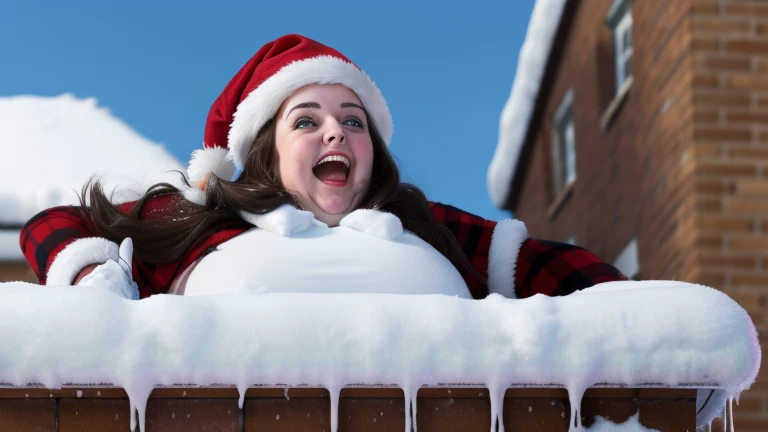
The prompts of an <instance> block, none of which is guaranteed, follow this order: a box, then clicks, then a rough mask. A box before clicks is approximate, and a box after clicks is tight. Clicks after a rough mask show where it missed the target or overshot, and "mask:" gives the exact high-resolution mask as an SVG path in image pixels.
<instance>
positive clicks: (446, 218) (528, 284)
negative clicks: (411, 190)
mask: <svg viewBox="0 0 768 432" xmlns="http://www.w3.org/2000/svg"><path fill="white" fill-rule="evenodd" d="M430 208H431V209H432V214H433V215H434V216H435V219H436V220H437V221H438V222H440V223H442V224H444V225H445V226H447V227H448V229H450V230H451V232H453V234H454V235H455V236H456V240H457V241H458V242H459V245H460V246H461V248H462V250H463V251H464V253H465V254H466V255H467V258H469V261H470V263H472V266H473V267H474V268H475V269H476V270H477V271H478V273H480V274H481V275H483V276H484V277H486V278H487V280H488V283H487V284H483V283H481V282H478V281H476V280H475V279H474V278H472V277H471V276H470V275H463V276H464V280H465V281H466V282H467V286H468V287H469V289H470V291H471V292H472V296H473V297H474V298H484V297H486V296H487V295H488V294H490V293H499V294H501V295H504V296H505V297H510V298H525V297H530V296H533V295H535V294H545V295H548V296H558V295H567V294H570V293H572V292H574V291H578V290H581V289H584V288H587V287H590V286H593V285H596V284H598V283H603V282H610V281H618V280H627V278H626V276H624V275H623V274H621V272H620V271H618V270H617V269H616V268H615V267H613V266H612V265H610V264H607V263H605V262H604V261H602V260H601V259H600V258H598V257H597V256H595V255H594V254H593V253H591V252H589V251H587V250H584V249H583V248H580V247H578V246H573V245H569V244H566V243H557V242H551V241H542V240H536V239H532V238H530V236H529V235H528V231H527V230H526V228H525V225H524V224H523V223H522V222H520V221H517V220H505V221H501V222H499V223H496V222H493V221H489V220H486V219H483V218H481V217H479V216H476V215H473V214H470V213H467V212H465V211H463V210H460V209H458V208H456V207H453V206H449V205H446V204H441V203H435V202H432V203H430Z"/></svg>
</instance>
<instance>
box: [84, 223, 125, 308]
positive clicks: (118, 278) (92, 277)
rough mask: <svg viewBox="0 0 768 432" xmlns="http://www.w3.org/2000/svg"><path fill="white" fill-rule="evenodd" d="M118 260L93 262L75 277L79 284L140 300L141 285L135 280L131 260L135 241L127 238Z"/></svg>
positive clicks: (121, 247) (122, 244) (121, 245)
mask: <svg viewBox="0 0 768 432" xmlns="http://www.w3.org/2000/svg"><path fill="white" fill-rule="evenodd" d="M118 255H119V256H118V260H117V261H115V260H108V261H107V262H105V263H103V264H91V265H89V266H86V267H84V268H83V269H82V270H81V271H80V274H78V276H77V278H76V279H75V282H74V284H75V285H79V286H94V287H97V288H101V289H104V290H107V291H110V292H112V293H114V294H117V295H119V296H121V297H123V298H126V299H131V300H138V299H139V287H138V285H136V282H134V281H133V276H132V270H131V260H132V259H133V241H132V240H131V239H130V238H126V239H125V240H123V242H122V243H121V244H120V252H119V254H118Z"/></svg>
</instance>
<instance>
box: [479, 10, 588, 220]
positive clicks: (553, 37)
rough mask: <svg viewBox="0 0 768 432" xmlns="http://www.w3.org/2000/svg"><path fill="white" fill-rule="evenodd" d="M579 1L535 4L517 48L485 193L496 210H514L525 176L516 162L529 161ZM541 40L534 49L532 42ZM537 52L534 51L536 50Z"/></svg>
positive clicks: (534, 43) (523, 170) (524, 166)
mask: <svg viewBox="0 0 768 432" xmlns="http://www.w3.org/2000/svg"><path fill="white" fill-rule="evenodd" d="M580 3H581V0H537V2H536V4H535V6H534V9H533V12H532V13H531V20H530V22H529V24H528V30H527V33H526V37H525V41H524V42H523V46H522V48H521V49H520V56H519V58H518V63H517V71H516V73H515V79H514V81H513V84H512V91H511V93H510V97H509V99H508V100H507V102H506V104H505V105H504V109H503V110H502V113H501V117H500V120H499V141H498V143H497V146H496V151H495V153H494V155H493V159H492V160H491V164H490V166H489V168H488V174H487V185H488V192H489V194H490V196H491V200H492V201H493V203H494V205H495V206H496V207H497V208H499V209H508V210H512V211H514V207H515V205H516V198H515V197H516V195H517V193H516V192H518V191H519V189H520V187H521V182H522V178H523V177H524V174H525V172H526V165H525V164H523V165H522V168H521V169H520V170H518V169H517V167H518V166H520V163H521V162H522V161H525V160H527V159H528V157H530V142H531V141H532V139H533V137H534V136H535V131H536V128H535V127H532V126H533V125H535V124H537V123H538V121H540V118H539V117H540V116H541V111H542V110H543V105H544V102H545V101H546V99H547V97H548V95H549V91H548V87H547V86H544V85H543V84H544V83H547V82H549V81H551V80H552V79H553V77H554V72H555V70H556V69H557V66H558V65H559V63H560V57H561V55H560V54H561V53H562V45H563V41H564V39H565V37H566V36H567V35H568V33H569V31H570V24H571V22H572V19H571V18H572V17H573V15H574V13H575V11H576V9H577V7H578V5H579V4H580ZM542 39H543V40H545V41H546V42H545V46H546V48H545V49H544V50H541V49H540V46H538V45H537V44H536V41H540V40H542ZM537 49H539V50H538V51H537Z"/></svg>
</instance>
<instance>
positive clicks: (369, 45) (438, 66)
mask: <svg viewBox="0 0 768 432" xmlns="http://www.w3.org/2000/svg"><path fill="white" fill-rule="evenodd" d="M454 3H456V4H454ZM533 3H534V0H495V1H478V2H469V1H466V2H465V1H462V2H432V1H429V2H416V1H413V2H406V1H399V0H398V1H375V2H360V1H357V2H355V1H351V2H341V1H336V0H328V1H309V0H267V1H256V0H251V1H244V2H215V3H214V2H210V3H208V4H207V5H204V4H203V3H202V2H182V1H166V2H160V1H157V2H146V1H133V2H105V1H103V0H102V1H88V2H86V1H72V2H50V1H46V2H40V1H24V2H21V1H17V2H3V4H0V52H1V53H2V56H3V62H2V67H0V95H2V96H10V95H17V94H37V95H49V96H53V95H58V94H61V93H73V94H74V95H76V96H77V97H81V98H84V97H96V98H97V99H98V100H99V103H100V104H101V105H103V106H107V107H109V108H110V110H111V111H112V112H113V113H114V114H115V115H116V116H117V117H119V118H121V119H123V120H124V121H126V122H127V123H128V124H130V125H131V126H132V127H133V128H135V129H136V130H137V131H138V132H139V133H141V134H142V135H144V136H145V137H147V138H149V139H150V140H153V141H156V142H160V143H163V144H164V145H165V146H166V147H167V148H168V149H169V150H170V151H171V152H172V153H173V154H174V155H175V156H176V157H177V158H179V159H180V160H181V161H182V163H184V164H186V161H187V160H188V158H189V154H190V153H191V151H192V150H194V149H196V148H199V147H200V146H201V145H202V137H203V128H204V123H205V116H206V114H207V112H208V109H209V108H210V105H211V103H212V102H213V100H214V99H215V98H216V97H217V96H218V94H219V92H220V91H221V90H222V89H223V87H224V86H225V85H226V83H227V82H228V81H229V79H230V78H231V77H232V76H233V75H234V74H235V72H237V70H238V69H239V68H240V67H241V66H242V65H243V64H244V63H245V62H246V61H247V60H248V59H249V58H250V57H251V56H252V55H253V54H254V53H255V52H256V51H257V50H258V48H259V47H261V45H263V44H264V43H265V42H267V41H269V40H272V39H274V38H276V37H278V36H280V35H283V34H286V33H301V34H304V35H307V36H309V37H312V38H314V39H317V40H319V41H320V42H323V43H325V44H327V45H330V46H332V47H334V48H336V49H338V50H339V51H341V52H342V53H344V54H345V55H347V56H348V57H350V58H351V59H352V60H353V61H354V62H356V63H357V64H358V65H360V66H361V67H362V68H363V69H364V70H365V71H366V72H367V73H368V74H369V75H370V76H371V77H372V78H373V79H374V81H376V83H377V84H378V86H379V88H380V89H381V90H382V93H383V94H384V97H385V98H386V99H387V101H388V103H389V106H390V110H391V111H392V115H393V118H394V124H395V133H394V137H393V140H392V146H391V148H392V151H393V153H394V154H395V157H396V158H397V159H398V161H399V163H400V167H401V169H402V171H403V177H404V180H406V181H410V182H412V183H415V184H416V185H417V186H419V187H421V188H422V189H423V190H424V191H425V193H426V194H427V197H428V198H430V199H432V200H436V201H441V202H446V203H449V204H452V205H455V206H457V207H460V208H463V209H464V210H467V211H470V212H472V213H476V214H479V215H481V216H483V217H486V218H490V219H500V218H505V217H509V214H508V213H506V212H501V211H498V210H496V209H495V208H494V206H493V204H492V203H491V201H490V198H489V196H488V191H487V188H486V171H487V168H488V164H489V163H490V160H491V157H492V156H493V152H494V149H495V147H496V140H497V137H498V120H499V115H500V113H501V109H502V107H503V105H504V102H505V101H506V100H507V98H508V96H509V91H510V89H511V86H512V80H513V78H514V74H515V70H516V65H517V58H518V53H519V50H520V46H521V45H522V42H523V38H524V36H525V31H526V29H527V25H528V19H529V17H530V14H531V10H532V8H533ZM6 145H7V144H6Z"/></svg>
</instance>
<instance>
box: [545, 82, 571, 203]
mask: <svg viewBox="0 0 768 432" xmlns="http://www.w3.org/2000/svg"><path fill="white" fill-rule="evenodd" d="M573 99H574V92H573V89H572V88H570V89H568V91H567V92H566V93H565V95H564V96H563V100H562V101H561V102H560V105H559V106H558V108H557V111H556V112H555V116H554V119H553V121H552V143H551V145H552V167H553V170H552V174H553V189H554V194H555V197H558V196H559V195H561V194H562V193H563V191H565V190H567V189H568V188H569V187H570V186H571V185H572V184H573V183H575V182H576V178H577V171H576V120H575V118H574V116H573ZM567 137H570V138H571V140H570V144H569V142H568V139H567Z"/></svg>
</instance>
